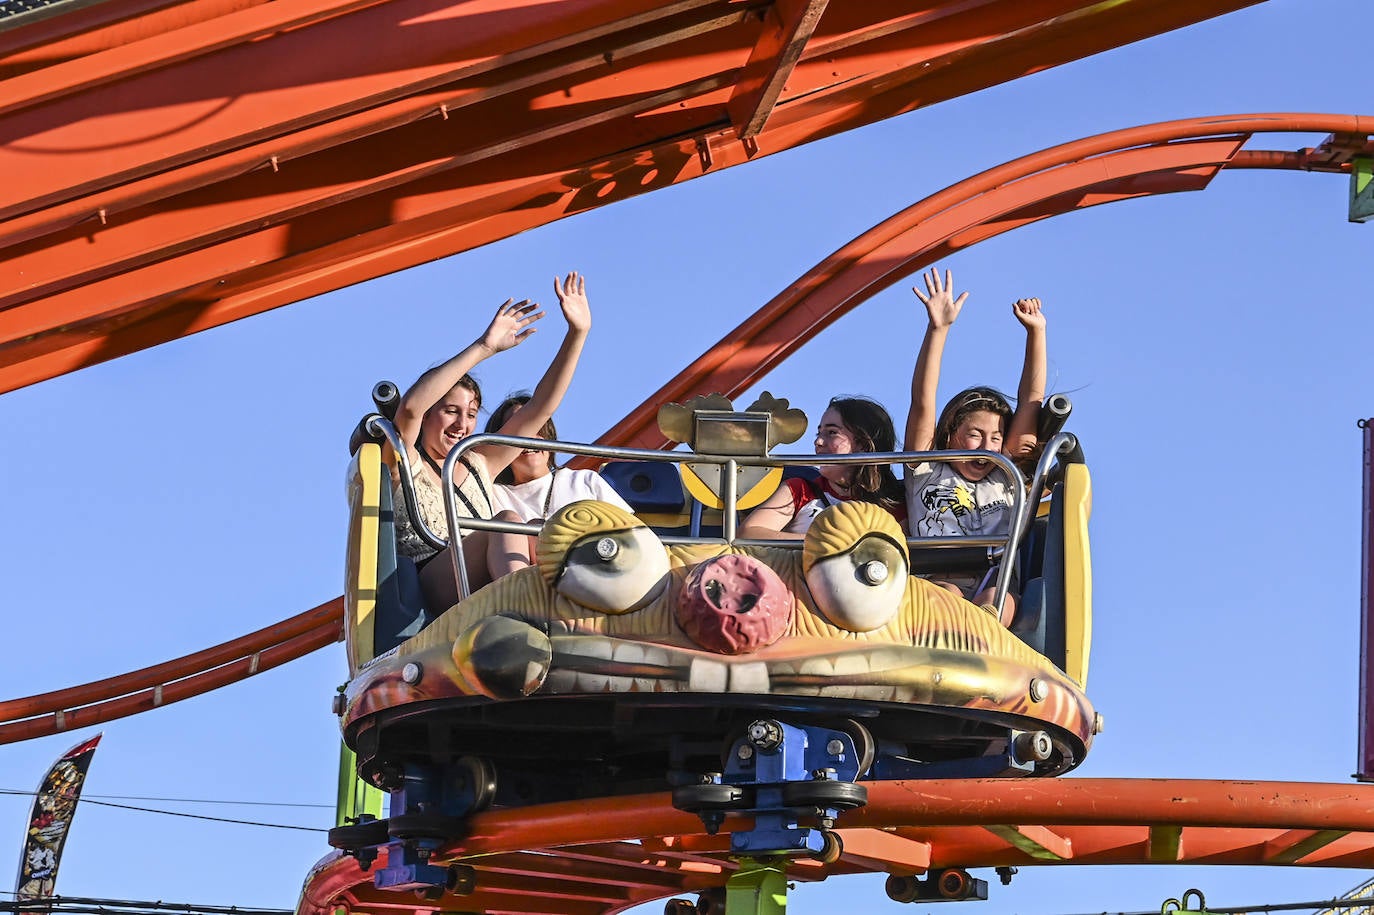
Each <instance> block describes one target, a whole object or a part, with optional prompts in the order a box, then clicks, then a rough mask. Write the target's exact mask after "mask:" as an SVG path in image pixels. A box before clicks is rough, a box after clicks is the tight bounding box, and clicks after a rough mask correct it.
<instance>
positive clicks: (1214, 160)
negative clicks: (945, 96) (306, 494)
mask: <svg viewBox="0 0 1374 915" xmlns="http://www.w3.org/2000/svg"><path fill="white" fill-rule="evenodd" d="M1256 133H1264V134H1278V133H1329V134H1330V136H1329V137H1328V138H1327V140H1326V142H1324V143H1323V144H1322V145H1320V146H1318V147H1316V148H1312V149H1302V150H1298V151H1296V152H1277V151H1269V150H1246V149H1243V148H1242V147H1243V146H1244V145H1245V143H1246V142H1248V141H1249V140H1250V139H1251V137H1252V136H1253V135H1254V134H1256ZM1371 133H1374V116H1369V115H1364V116H1361V115H1339V114H1282V113H1277V114H1246V115H1231V116H1224V117H1209V118H1190V119H1187V120H1180V121H1167V122H1163V123H1158V124H1149V125H1145V126H1142V127H1133V128H1130V129H1127V130H1118V131H1112V132H1110V133H1105V134H1099V135H1097V136H1094V137H1087V138H1085V139H1081V140H1076V141H1073V142H1070V143H1065V144H1062V145H1060V146H1055V147H1052V148H1050V149H1046V150H1042V151H1040V152H1037V153H1032V154H1031V155H1028V156H1024V157H1022V158H1020V159H1016V160H1014V161H1012V162H1008V163H1006V164H1004V165H1000V166H997V167H996V168H992V169H989V170H987V171H985V172H982V173H981V174H978V175H975V176H973V177H971V178H968V179H965V180H964V181H961V182H959V183H958V184H954V185H951V186H950V187H948V188H946V189H944V190H942V191H940V192H938V193H936V194H933V195H931V196H929V197H927V198H925V199H924V200H921V201H920V202H918V203H915V204H913V205H912V206H910V207H908V208H906V209H905V210H902V211H901V212H899V213H897V214H895V215H893V216H892V217H890V218H889V219H887V220H885V221H883V222H882V223H880V224H879V225H877V226H875V227H873V228H872V229H870V230H868V231H867V232H865V233H864V234H863V235H860V236H859V237H858V238H856V239H854V240H853V241H851V242H849V243H848V244H847V245H845V246H844V247H842V248H840V249H839V250H838V251H836V252H835V253H833V254H831V255H830V256H829V257H827V258H826V259H825V260H823V261H821V262H820V263H819V264H817V265H816V266H815V267H813V268H812V269H811V270H810V271H808V272H807V273H806V274H805V275H803V276H802V277H800V278H799V279H798V280H796V281H795V282H794V283H792V284H791V285H789V286H788V287H787V288H786V289H785V290H784V291H783V292H782V293H780V294H779V295H778V296H776V297H775V298H774V299H773V300H772V301H770V302H769V303H768V304H766V305H764V306H763V307H762V308H760V309H759V310H758V311H757V312H755V313H754V314H753V315H752V316H751V317H750V318H748V319H747V320H746V321H744V323H742V324H740V325H739V327H737V328H735V329H734V330H733V331H731V332H730V333H728V334H726V335H725V337H724V338H722V339H721V341H720V342H719V343H717V344H716V345H715V346H713V347H711V348H710V349H709V350H707V351H706V352H705V353H703V354H702V355H701V356H700V357H698V358H697V359H696V360H695V361H694V362H692V363H691V364H690V365H688V366H687V367H686V368H685V369H684V370H683V371H681V372H679V373H677V375H675V377H674V379H673V381H671V382H669V383H668V384H666V385H664V386H663V387H662V388H660V389H659V390H658V391H656V392H655V393H654V394H652V395H651V396H649V397H648V398H646V399H645V400H644V402H643V403H642V404H640V406H639V407H637V408H635V410H634V411H632V412H631V413H630V414H629V415H628V416H626V417H625V418H624V419H622V420H621V421H620V422H619V423H617V424H616V425H615V426H613V427H612V428H611V429H609V430H608V431H607V432H606V433H605V434H604V435H602V436H601V438H600V439H599V440H598V441H599V442H600V443H601V444H614V445H625V446H632V447H642V448H656V447H661V446H662V445H663V444H665V442H664V440H663V438H662V436H661V435H660V434H659V432H658V426H657V410H658V405H659V404H661V403H666V402H669V401H678V402H681V401H683V400H686V399H687V398H689V397H691V396H693V395H694V394H702V393H708V392H712V391H718V392H721V393H724V394H726V396H734V395H736V394H738V393H740V392H741V391H743V390H745V389H746V388H748V387H749V386H750V385H752V384H753V383H754V382H756V381H758V380H759V379H760V378H762V377H763V376H764V375H766V374H767V373H768V372H769V371H771V370H772V369H773V368H775V367H776V366H777V365H779V364H780V363H781V362H782V361H783V360H784V359H786V358H787V357H788V356H789V355H791V354H792V353H793V352H795V351H796V350H797V349H798V348H799V347H801V346H802V345H803V344H804V343H806V342H807V341H808V340H810V339H811V338H812V337H814V336H816V335H817V334H818V333H820V332H821V331H823V330H824V329H825V328H827V327H829V326H830V325H831V324H832V323H834V321H836V320H837V319H838V318H840V317H841V316H842V315H844V314H846V313H848V312H849V311H851V310H853V309H854V308H856V307H858V306H859V305H860V304H862V303H863V302H865V301H867V300H868V299H869V298H871V297H872V296H874V295H875V294H877V293H878V292H880V291H882V290H884V289H886V288H887V287H888V286H891V285H892V284H893V283H895V282H897V281H898V280H900V279H902V278H903V277H905V276H908V275H910V274H912V273H915V272H916V271H919V270H921V269H923V268H924V267H926V266H928V265H930V264H932V263H934V262H935V261H937V260H939V259H940V258H942V257H945V256H947V255H948V254H950V253H951V252H953V251H957V250H960V249H962V248H966V247H969V246H970V245H973V244H976V243H978V242H980V241H983V240H985V239H988V238H992V237H994V236H996V235H1000V234H1002V233H1004V232H1007V231H1010V230H1012V229H1015V228H1019V227H1021V226H1024V225H1029V224H1031V223H1034V222H1039V221H1040V220H1042V219H1047V218H1049V217H1051V216H1058V215H1062V214H1064V213H1070V212H1073V211H1075V210H1079V209H1084V208H1086V207H1090V206H1097V205H1100V204H1104V203H1113V202H1116V201H1121V200H1130V199H1133V198H1136V197H1145V196H1152V195H1156V194H1169V193H1180V192H1183V191H1198V190H1203V189H1205V188H1206V187H1207V186H1208V185H1209V184H1210V183H1211V180H1212V179H1213V178H1214V177H1215V176H1216V174H1217V173H1218V172H1219V171H1221V170H1222V169H1223V168H1265V169H1289V170H1303V171H1323V172H1333V173H1346V172H1348V171H1349V168H1350V165H1349V162H1350V158H1351V157H1352V156H1353V155H1355V154H1357V153H1364V154H1370V153H1371V152H1374V144H1371V143H1370V141H1369V135H1370V134H1371ZM341 600H342V599H341V598H336V599H335V600H333V601H330V602H329V603H327V604H322V605H320V606H319V607H316V608H315V609H314V610H311V611H307V612H306V613H304V614H301V615H300V616H297V617H293V618H292V619H290V620H286V621H283V622H282V623H279V624H277V625H276V626H270V627H268V628H267V629H263V630H260V631H259V632H256V633H253V634H252V635H249V636H244V637H243V638H242V639H237V640H235V641H233V642H229V643H226V644H224V645H221V646H218V647H217V648H212V649H207V650H206V651H202V652H197V653H196V654H193V655H188V656H186V657H184V658H180V659H177V660H174V661H168V662H166V663H165V664H161V665H158V666H156V667H152V668H147V669H145V670H142V671H137V672H134V673H130V674H124V675H122V676H119V677H114V678H111V679H108V680H101V681H97V682H94V683H90V684H86V685H84V686H79V687H73V688H72V689H68V690H61V691H58V692H55V693H47V694H44V695H42V696H32V697H29V698H26V699H15V700H10V701H8V702H2V703H0V744H3V743H12V742H14V741H18V740H27V739H29V738H33V737H41V736H45V735H48V734H53V733H56V732H58V731H62V730H70V729H72V728H75V727H81V726H85V725H91V724H97V723H100V722H104V721H110V720H112V719H115V718H120V717H123V716H125V715H131V714H135V713H137V712H142V711H147V710H149V709H152V708H156V707H157V706H158V705H163V704H166V703H168V702H173V701H177V700H179V699H185V698H189V697H190V696H194V695H198V694H200V693H202V692H207V691H209V690H211V689H216V688H218V687H220V686H226V685H228V684H230V683H233V682H237V681H238V680H241V679H244V678H246V677H248V676H251V675H252V674H253V673H256V672H257V671H259V670H265V669H266V668H267V667H269V666H276V665H278V664H283V663H285V662H286V661H289V660H294V659H295V658H297V657H300V656H302V655H304V654H307V653H309V652H310V651H313V650H315V649H316V648H320V647H322V646H324V645H326V644H329V643H330V642H333V641H337V640H338V639H339V638H340V637H341V631H342V630H341V628H340V626H341V614H342V610H341ZM305 620H310V621H311V622H310V623H309V624H306V625H305V628H304V629H302V628H299V627H300V626H302V625H303V621H305ZM274 639H275V641H274ZM250 646H256V647H250ZM234 651H237V652H238V654H233V652H234ZM226 654H231V655H233V656H232V657H226ZM255 657H256V661H254V660H253V659H254V658H255ZM231 661H232V662H234V663H230V662H231Z"/></svg>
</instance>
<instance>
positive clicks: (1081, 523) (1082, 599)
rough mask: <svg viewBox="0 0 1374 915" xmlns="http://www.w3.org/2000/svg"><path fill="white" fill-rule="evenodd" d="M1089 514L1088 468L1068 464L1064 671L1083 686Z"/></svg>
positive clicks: (1089, 615) (1089, 619)
mask: <svg viewBox="0 0 1374 915" xmlns="http://www.w3.org/2000/svg"><path fill="white" fill-rule="evenodd" d="M1092 513H1093V484H1092V477H1091V476H1090V475H1089V474H1088V468H1087V466H1086V465H1083V464H1070V465H1069V466H1068V467H1067V468H1066V470H1065V472H1064V673H1066V674H1068V675H1069V676H1070V677H1073V678H1074V679H1075V680H1077V681H1078V684H1079V685H1080V686H1082V687H1083V688H1085V689H1086V688H1087V686H1088V654H1089V652H1090V651H1091V649H1092V640H1093V569H1092V552H1091V550H1090V549H1089V546H1088V519H1089V518H1090V517H1091V516H1092Z"/></svg>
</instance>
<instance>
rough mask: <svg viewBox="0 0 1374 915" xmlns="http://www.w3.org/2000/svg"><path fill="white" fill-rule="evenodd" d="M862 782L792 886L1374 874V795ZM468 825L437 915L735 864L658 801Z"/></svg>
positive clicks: (1283, 787)
mask: <svg viewBox="0 0 1374 915" xmlns="http://www.w3.org/2000/svg"><path fill="white" fill-rule="evenodd" d="M868 787H869V801H868V805H867V806H865V807H863V808H860V809H858V810H854V811H850V812H847V813H845V814H843V816H842V817H841V819H840V821H839V823H838V826H839V832H840V835H841V838H842V841H843V842H844V852H843V854H842V855H841V857H840V859H839V860H838V861H837V862H835V863H833V864H822V863H820V862H819V861H814V860H804V859H799V860H797V861H795V862H793V863H792V864H791V866H790V867H789V871H788V876H789V878H792V879H795V880H797V881H799V882H812V881H817V880H823V879H826V878H827V877H831V876H837V875H843V874H854V873H875V872H876V873H890V874H899V875H914V874H921V873H923V872H925V871H927V870H932V869H941V868H973V867H994V866H1015V867H1024V866H1029V865H1036V864H1161V863H1196V864H1202V863H1206V864H1247V865H1256V864H1269V865H1299V866H1320V867H1371V866H1374V787H1367V786H1361V785H1328V784H1314V783H1302V782H1228V781H1194V780H1173V779H1149V780H1146V779H1076V778H1058V779H973V780H969V779H957V780H932V781H909V782H870V783H868ZM470 825H471V834H470V835H469V836H468V838H466V839H464V840H462V841H460V842H456V843H453V844H452V845H450V846H448V847H446V848H444V849H442V850H441V853H440V856H441V857H442V859H443V860H445V861H451V862H454V863H466V864H469V865H471V866H472V867H474V868H475V871H476V890H475V891H474V892H473V893H472V894H470V895H466V896H454V895H450V896H446V897H445V898H444V900H443V901H442V902H439V903H436V905H437V906H438V907H439V908H441V909H445V910H451V909H462V910H471V911H501V912H529V913H535V912H538V913H548V915H611V913H615V912H620V911H622V910H624V909H626V908H629V907H630V906H633V905H637V904H640V903H643V902H648V901H651V900H653V899H659V898H664V897H667V896H673V895H678V894H690V893H699V892H702V891H704V890H708V889H711V888H713V887H719V886H723V885H724V884H725V882H726V880H727V879H729V877H730V875H731V874H732V873H733V872H734V870H735V869H736V868H737V866H738V865H737V864H736V863H735V862H734V861H732V860H731V859H730V857H729V837H728V836H726V835H724V834H720V835H716V836H708V835H706V834H705V833H704V832H703V830H702V826H701V822H700V820H698V819H697V818H696V817H695V816H692V815H690V814H686V813H682V812H681V811H678V810H674V809H673V808H672V805H671V803H670V798H669V795H667V794H655V795H641V796H636V797H622V798H609V799H602V800H596V801H577V802H569V803H562V804H550V805H547V806H541V807H526V808H520V809H513V810H496V811H489V812H487V813H482V814H478V815H476V816H475V817H473V819H472V821H471V824H470ZM727 828H728V821H727ZM643 836H649V837H653V838H642V839H641V838H640V837H643ZM399 901H400V900H398V899H397V895H396V894H395V893H392V892H386V891H379V890H376V889H374V888H373V886H372V877H371V874H370V873H365V872H363V871H362V870H360V869H359V867H358V864H357V862H356V861H355V860H354V859H352V858H346V857H330V858H326V859H325V860H324V861H322V862H321V863H320V865H318V866H317V868H316V869H315V871H314V872H313V873H312V874H311V876H310V878H309V879H308V880H307V882H306V886H305V890H304V893H303V895H302V899H301V905H300V908H299V910H298V915H325V913H327V912H329V911H331V910H332V909H333V908H334V907H336V906H343V907H344V908H345V909H346V910H347V911H349V912H353V913H361V912H378V911H382V910H384V909H385V910H390V909H393V908H395V907H396V906H397V904H398V902H399Z"/></svg>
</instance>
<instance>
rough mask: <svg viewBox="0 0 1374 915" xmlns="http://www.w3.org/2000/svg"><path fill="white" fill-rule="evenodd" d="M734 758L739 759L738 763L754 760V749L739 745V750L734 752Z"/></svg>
mask: <svg viewBox="0 0 1374 915" xmlns="http://www.w3.org/2000/svg"><path fill="white" fill-rule="evenodd" d="M735 756H737V757H739V761H740V762H747V761H748V760H751V759H753V758H754V748H753V747H751V746H749V744H747V743H742V744H740V745H739V749H738V750H736V751H735Z"/></svg>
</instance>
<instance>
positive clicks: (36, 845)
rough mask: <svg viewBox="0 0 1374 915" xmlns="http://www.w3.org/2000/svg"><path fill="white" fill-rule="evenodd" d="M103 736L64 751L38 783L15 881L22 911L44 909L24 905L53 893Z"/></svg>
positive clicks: (16, 895) (96, 736)
mask: <svg viewBox="0 0 1374 915" xmlns="http://www.w3.org/2000/svg"><path fill="white" fill-rule="evenodd" d="M100 737H101V735H100V734H97V735H95V736H94V737H92V738H91V739H90V740H87V741H85V742H84V743H79V744H77V745H76V746H74V747H72V748H71V749H70V750H68V751H67V752H66V753H63V754H62V756H61V757H60V758H59V759H58V760H57V762H55V763H53V764H52V768H51V769H49V770H48V774H47V775H45V776H43V781H42V782H41V783H39V785H38V794H37V796H36V797H34V799H33V812H32V813H31V814H30V815H29V825H28V829H27V831H26V832H25V834H24V851H23V853H22V854H21V855H20V857H19V877H18V879H17V880H15V883H14V894H15V897H16V901H17V902H19V903H20V905H21V908H20V909H19V911H20V912H28V911H33V912H41V911H43V909H44V907H43V906H38V905H35V906H34V908H33V909H32V910H28V909H24V908H22V904H23V903H25V902H30V901H33V900H38V899H48V898H50V897H51V896H52V895H53V888H54V887H55V886H56V884H57V865H58V864H59V863H61V861H62V846H63V845H64V844H66V841H67V832H68V830H70V829H71V825H72V817H73V816H74V815H75V814H76V802H77V801H78V800H79V799H80V797H81V786H82V785H83V784H84V783H85V781H86V770H87V769H88V768H89V767H90V765H91V757H92V756H94V755H95V748H96V745H97V744H98V743H100Z"/></svg>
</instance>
